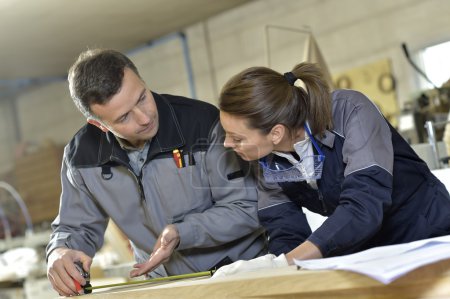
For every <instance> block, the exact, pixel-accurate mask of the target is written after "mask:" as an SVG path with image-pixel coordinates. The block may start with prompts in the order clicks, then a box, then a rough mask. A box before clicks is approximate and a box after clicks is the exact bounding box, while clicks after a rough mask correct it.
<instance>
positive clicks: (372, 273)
mask: <svg viewBox="0 0 450 299" xmlns="http://www.w3.org/2000/svg"><path fill="white" fill-rule="evenodd" d="M448 258H450V236H443V237H437V238H432V239H425V240H420V241H415V242H411V243H405V244H399V245H390V246H381V247H375V248H371V249H368V250H365V251H361V252H358V253H354V254H350V255H344V256H339V257H332V258H324V259H316V260H302V261H300V260H295V264H296V265H298V266H300V267H302V268H303V269H311V270H323V269H335V270H348V271H353V272H358V273H361V274H364V275H367V276H369V277H372V278H374V279H376V280H378V281H380V282H382V283H385V284H388V283H390V282H392V281H393V280H395V279H397V278H399V277H400V276H402V275H404V274H406V273H408V272H410V271H412V270H414V269H416V268H419V267H421V266H424V265H427V264H432V263H435V262H438V261H440V260H444V259H448Z"/></svg>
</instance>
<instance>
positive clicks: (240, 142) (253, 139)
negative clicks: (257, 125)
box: [220, 111, 274, 161]
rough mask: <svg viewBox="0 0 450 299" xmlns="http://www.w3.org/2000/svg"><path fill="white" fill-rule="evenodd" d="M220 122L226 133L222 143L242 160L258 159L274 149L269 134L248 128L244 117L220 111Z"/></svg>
mask: <svg viewBox="0 0 450 299" xmlns="http://www.w3.org/2000/svg"><path fill="white" fill-rule="evenodd" d="M220 122H221V124H222V127H223V128H224V130H225V133H226V135H225V141H224V143H223V145H224V146H225V147H227V148H231V149H233V150H234V151H235V152H236V153H237V154H238V155H239V156H240V157H241V158H242V159H243V160H245V161H253V160H258V159H259V158H262V157H265V156H267V155H268V154H270V153H271V152H272V150H273V149H274V147H273V143H272V139H271V134H267V135H263V134H262V133H261V132H260V131H259V130H257V129H250V128H249V127H248V126H247V120H246V119H245V118H242V117H238V116H234V115H232V114H229V113H226V112H223V111H221V112H220Z"/></svg>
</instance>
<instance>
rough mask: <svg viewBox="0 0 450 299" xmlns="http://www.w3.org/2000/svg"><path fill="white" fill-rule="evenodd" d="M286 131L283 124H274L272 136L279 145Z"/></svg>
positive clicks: (273, 141) (271, 131)
mask: <svg viewBox="0 0 450 299" xmlns="http://www.w3.org/2000/svg"><path fill="white" fill-rule="evenodd" d="M285 133H286V127H285V126H283V125H281V124H276V125H275V126H273V128H272V130H270V135H271V136H270V137H271V139H272V143H273V144H275V145H277V144H279V143H280V142H281V140H282V139H283V137H284V134H285Z"/></svg>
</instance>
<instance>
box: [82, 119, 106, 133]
mask: <svg viewBox="0 0 450 299" xmlns="http://www.w3.org/2000/svg"><path fill="white" fill-rule="evenodd" d="M87 122H88V123H90V124H91V125H94V126H96V127H97V128H99V129H100V130H102V131H103V132H105V133H108V132H109V130H108V128H107V127H105V126H104V125H102V123H101V122H99V121H98V120H95V119H93V118H88V119H87Z"/></svg>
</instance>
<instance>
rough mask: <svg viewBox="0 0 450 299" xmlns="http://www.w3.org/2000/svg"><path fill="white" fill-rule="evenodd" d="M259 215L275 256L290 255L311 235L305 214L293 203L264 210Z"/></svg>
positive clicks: (276, 205)
mask: <svg viewBox="0 0 450 299" xmlns="http://www.w3.org/2000/svg"><path fill="white" fill-rule="evenodd" d="M258 215H259V221H260V222H261V225H262V226H263V227H264V228H265V229H266V232H267V235H268V236H267V237H268V241H269V242H268V243H269V244H268V246H269V252H270V253H273V254H275V255H280V254H282V253H288V252H289V251H291V250H293V249H294V248H296V247H297V246H299V245H300V244H301V243H303V242H304V241H305V240H306V239H307V238H308V237H309V236H310V235H311V228H310V227H309V224H308V221H307V219H306V216H305V214H304V213H303V211H302V209H301V208H300V207H298V206H297V205H296V204H295V203H293V202H283V203H279V204H275V205H271V206H268V207H265V208H262V209H260V210H259V211H258Z"/></svg>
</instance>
